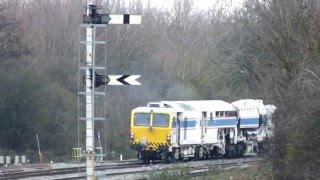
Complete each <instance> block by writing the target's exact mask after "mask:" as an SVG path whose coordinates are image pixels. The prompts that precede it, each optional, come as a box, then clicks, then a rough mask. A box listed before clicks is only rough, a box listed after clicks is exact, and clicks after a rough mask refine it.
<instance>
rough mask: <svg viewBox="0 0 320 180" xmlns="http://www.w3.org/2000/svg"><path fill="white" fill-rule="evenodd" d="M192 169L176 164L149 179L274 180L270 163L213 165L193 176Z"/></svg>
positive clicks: (154, 172)
mask: <svg viewBox="0 0 320 180" xmlns="http://www.w3.org/2000/svg"><path fill="white" fill-rule="evenodd" d="M191 170H192V169H190V167H187V166H181V165H174V166H173V167H172V168H165V169H161V170H159V169H157V170H153V171H151V172H150V173H149V176H148V178H149V179H159V180H160V179H172V180H174V179H176V180H189V179H190V180H191V179H203V180H211V179H212V180H213V179H229V180H243V179H247V180H255V179H261V180H272V179H274V178H273V175H272V167H271V165H270V164H264V165H257V166H250V167H241V168H232V169H221V168H218V167H211V168H209V170H208V171H207V172H206V173H205V174H204V175H202V176H200V177H199V176H195V177H194V176H192V175H191V174H190V172H191Z"/></svg>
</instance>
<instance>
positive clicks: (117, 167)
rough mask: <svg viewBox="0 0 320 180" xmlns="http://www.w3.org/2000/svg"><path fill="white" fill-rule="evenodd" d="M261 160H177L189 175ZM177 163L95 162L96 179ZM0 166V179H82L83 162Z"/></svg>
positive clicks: (154, 169)
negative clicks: (26, 167) (59, 165)
mask: <svg viewBox="0 0 320 180" xmlns="http://www.w3.org/2000/svg"><path fill="white" fill-rule="evenodd" d="M261 162H263V159H262V158H258V157H251V158H241V159H215V160H205V161H191V162H186V163H179V164H178V165H179V166H180V165H181V166H184V167H185V168H187V169H188V171H189V174H190V175H191V176H201V175H203V174H205V173H206V172H208V171H209V170H210V168H212V167H218V168H233V167H240V166H243V165H246V166H247V165H253V164H259V163H261ZM176 165H177V164H161V163H153V164H150V165H143V164H141V163H139V162H138V161H133V162H124V163H123V162H122V163H114V164H102V165H96V166H95V170H96V176H97V177H98V179H106V178H108V179H123V178H125V177H128V176H130V177H131V179H134V177H135V176H136V177H137V178H138V177H141V176H145V175H146V174H147V173H148V172H150V171H159V172H160V171H161V170H163V169H165V170H170V169H172V170H174V169H175V168H174V167H175V166H176ZM4 169H5V168H0V180H2V179H24V180H29V179H32V180H36V179H55V180H58V179H69V180H73V179H86V167H85V166H84V165H82V166H78V167H68V168H57V169H52V168H51V167H50V166H48V165H42V166H39V167H33V170H29V171H26V170H24V169H22V170H21V168H20V169H14V168H13V169H10V170H9V169H7V170H4Z"/></svg>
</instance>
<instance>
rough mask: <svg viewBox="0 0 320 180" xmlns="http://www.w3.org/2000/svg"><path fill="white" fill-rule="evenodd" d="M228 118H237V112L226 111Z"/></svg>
mask: <svg viewBox="0 0 320 180" xmlns="http://www.w3.org/2000/svg"><path fill="white" fill-rule="evenodd" d="M226 116H227V117H230V116H237V111H226Z"/></svg>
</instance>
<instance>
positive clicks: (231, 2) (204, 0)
mask: <svg viewBox="0 0 320 180" xmlns="http://www.w3.org/2000/svg"><path fill="white" fill-rule="evenodd" d="M143 1H144V2H145V3H147V2H148V0H143ZM216 2H219V5H222V6H227V7H228V8H230V7H232V6H233V7H239V6H242V4H243V0H194V7H195V8H197V9H200V10H206V9H208V8H212V7H213V5H214V4H215V3H216ZM150 5H151V6H154V7H158V8H166V9H170V8H172V7H173V5H174V0H150Z"/></svg>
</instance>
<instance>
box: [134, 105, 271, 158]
mask: <svg viewBox="0 0 320 180" xmlns="http://www.w3.org/2000/svg"><path fill="white" fill-rule="evenodd" d="M250 101H253V102H256V104H254V103H249V102H250ZM245 102H247V103H245ZM247 104H248V105H247ZM257 104H258V105H259V107H260V106H261V107H260V111H259V109H258V106H257ZM249 105H250V106H249ZM265 107H266V106H265V105H263V103H262V101H258V100H242V101H236V102H233V103H228V102H225V101H221V100H199V101H158V102H150V103H148V104H147V106H145V107H138V108H135V109H133V110H132V114H131V148H132V149H134V150H135V151H136V153H137V158H138V159H139V160H141V161H142V162H144V163H148V162H149V161H150V160H163V161H166V162H169V161H177V160H182V159H194V158H197V159H205V158H213V157H220V156H228V157H234V156H243V155H244V154H245V153H246V151H247V150H248V149H250V150H251V151H253V150H254V149H257V148H258V144H257V141H256V139H257V137H260V139H261V137H264V136H265V135H266V133H265V132H266V131H265V130H264V131H262V130H261V129H260V127H262V125H263V124H265V123H263V121H264V120H265V121H268V120H270V121H271V119H270V118H269V119H264V120H263V119H262V118H263V117H265V115H266V112H267V111H266V110H265V109H266V108H265ZM263 108H264V111H262V109H263ZM263 113H264V114H263ZM269 113H270V112H269ZM272 113H273V112H272ZM263 127H264V128H265V126H263ZM259 130H260V131H259ZM259 133H260V134H259ZM249 136H250V138H249ZM263 140H264V138H262V141H263ZM248 146H250V148H248Z"/></svg>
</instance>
